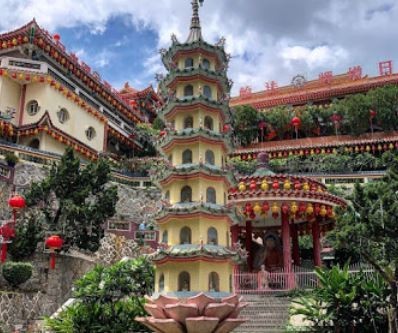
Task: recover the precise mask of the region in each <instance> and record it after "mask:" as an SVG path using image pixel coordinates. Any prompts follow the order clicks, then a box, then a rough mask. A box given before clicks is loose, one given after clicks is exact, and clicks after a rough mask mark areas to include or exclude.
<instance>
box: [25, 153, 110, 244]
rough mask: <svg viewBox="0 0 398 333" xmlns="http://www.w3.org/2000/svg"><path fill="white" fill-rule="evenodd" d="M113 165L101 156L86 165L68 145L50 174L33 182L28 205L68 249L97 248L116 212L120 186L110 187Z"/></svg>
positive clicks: (28, 195)
mask: <svg viewBox="0 0 398 333" xmlns="http://www.w3.org/2000/svg"><path fill="white" fill-rule="evenodd" d="M109 181H110V167H109V165H108V163H107V162H106V161H105V160H103V159H100V160H98V161H97V162H95V163H94V162H92V163H89V164H88V165H86V166H85V167H82V166H81V165H80V160H79V159H78V158H77V157H75V156H74V154H73V150H72V149H70V148H68V149H67V150H66V151H65V154H64V155H63V156H62V158H61V161H60V162H59V163H57V164H54V165H53V166H52V168H51V170H50V174H49V176H48V177H47V178H46V179H44V180H43V181H42V182H40V183H34V184H32V187H31V190H30V191H29V193H28V194H27V196H26V199H27V204H28V206H29V207H31V208H36V211H37V212H39V214H40V215H41V217H43V219H44V222H45V224H46V228H47V229H49V230H56V231H58V232H60V233H61V234H62V237H63V238H64V241H65V243H64V245H65V247H66V248H68V247H70V246H73V245H74V246H77V247H79V248H81V249H86V250H90V251H96V250H97V249H98V247H99V244H100V240H101V238H102V237H103V234H104V229H103V224H104V222H105V221H106V220H107V218H109V217H111V216H113V215H114V214H115V206H116V202H117V188H116V187H115V186H109V185H108V182H109Z"/></svg>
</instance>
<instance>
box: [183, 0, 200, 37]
mask: <svg viewBox="0 0 398 333" xmlns="http://www.w3.org/2000/svg"><path fill="white" fill-rule="evenodd" d="M191 4H192V12H193V13H192V19H191V28H190V33H189V36H188V39H187V41H186V43H194V42H197V41H200V40H203V37H202V27H201V26H200V17H199V1H198V0H192V3H191Z"/></svg>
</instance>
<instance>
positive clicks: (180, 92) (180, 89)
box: [176, 80, 219, 100]
mask: <svg viewBox="0 0 398 333" xmlns="http://www.w3.org/2000/svg"><path fill="white" fill-rule="evenodd" d="M188 84H191V85H192V86H193V95H194V96H199V95H201V94H203V86H205V85H207V86H209V87H210V89H211V94H212V98H211V100H217V99H218V97H219V96H218V89H217V85H216V84H214V83H207V82H204V81H202V80H195V81H191V82H186V83H184V84H179V85H178V86H177V89H176V96H177V98H180V99H182V98H184V87H185V86H186V85H188ZM200 87H202V92H201V91H200Z"/></svg>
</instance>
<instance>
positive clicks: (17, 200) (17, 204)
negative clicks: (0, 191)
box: [8, 194, 26, 209]
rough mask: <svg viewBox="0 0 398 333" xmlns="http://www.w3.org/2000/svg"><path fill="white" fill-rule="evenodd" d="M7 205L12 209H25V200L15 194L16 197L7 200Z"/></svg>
mask: <svg viewBox="0 0 398 333" xmlns="http://www.w3.org/2000/svg"><path fill="white" fill-rule="evenodd" d="M8 205H9V206H10V207H11V208H12V209H22V208H25V206H26V201H25V199H24V198H23V197H22V196H20V195H18V194H17V195H14V196H13V197H11V198H10V199H9V200H8Z"/></svg>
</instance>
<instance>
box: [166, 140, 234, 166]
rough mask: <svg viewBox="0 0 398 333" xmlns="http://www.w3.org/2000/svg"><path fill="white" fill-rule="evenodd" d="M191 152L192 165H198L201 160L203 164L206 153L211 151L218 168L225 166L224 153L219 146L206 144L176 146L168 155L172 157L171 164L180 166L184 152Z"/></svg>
mask: <svg viewBox="0 0 398 333" xmlns="http://www.w3.org/2000/svg"><path fill="white" fill-rule="evenodd" d="M186 149H190V150H192V163H194V164H198V163H199V160H200V159H201V161H202V163H205V156H206V151H207V150H211V151H213V153H214V162H215V165H216V166H218V167H220V168H221V167H223V165H224V164H225V159H226V154H225V153H224V151H223V149H222V147H221V145H220V146H215V145H209V144H206V143H191V144H184V145H178V146H175V147H174V148H173V151H172V152H170V153H169V154H168V155H170V154H171V155H172V160H171V163H172V164H173V165H181V164H182V153H183V152H184V151H185V150H186Z"/></svg>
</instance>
